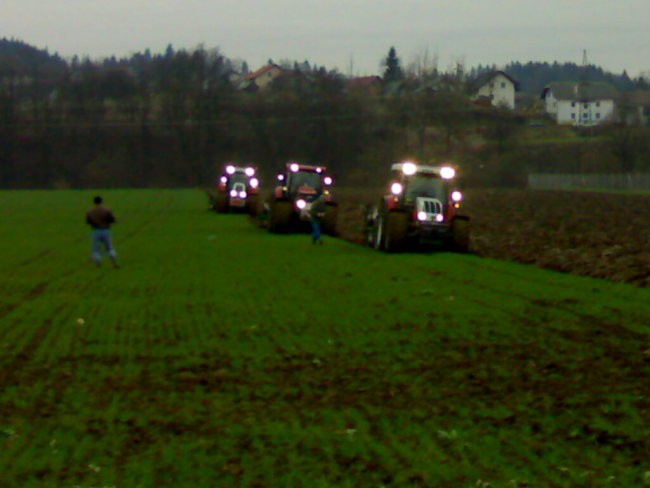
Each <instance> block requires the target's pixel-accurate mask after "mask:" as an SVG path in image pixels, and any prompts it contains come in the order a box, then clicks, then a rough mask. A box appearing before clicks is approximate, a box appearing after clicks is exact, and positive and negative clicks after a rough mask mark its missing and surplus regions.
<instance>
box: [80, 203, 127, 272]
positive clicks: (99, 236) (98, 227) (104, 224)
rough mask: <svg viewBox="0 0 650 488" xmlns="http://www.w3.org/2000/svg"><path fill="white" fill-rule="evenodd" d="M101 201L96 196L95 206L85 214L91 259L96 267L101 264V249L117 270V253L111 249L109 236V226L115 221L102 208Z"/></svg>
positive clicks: (109, 211) (111, 215)
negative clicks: (89, 230) (89, 232)
mask: <svg viewBox="0 0 650 488" xmlns="http://www.w3.org/2000/svg"><path fill="white" fill-rule="evenodd" d="M103 202H104V201H103V199H102V197H100V196H96V197H95V198H94V199H93V203H94V204H95V206H94V207H93V208H91V209H90V210H88V212H87V213H86V223H87V224H88V225H90V226H91V227H92V229H93V230H92V234H91V242H92V258H93V261H94V263H95V264H96V265H97V266H100V265H101V264H102V247H103V248H104V250H105V251H106V253H107V254H108V257H109V258H110V259H111V262H112V263H113V267H114V268H119V267H120V265H119V264H118V262H117V252H116V251H115V248H114V247H113V242H112V236H111V225H113V224H114V223H115V222H116V220H115V215H113V211H112V210H111V209H110V208H108V207H106V206H104V203H103Z"/></svg>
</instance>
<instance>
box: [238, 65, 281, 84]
mask: <svg viewBox="0 0 650 488" xmlns="http://www.w3.org/2000/svg"><path fill="white" fill-rule="evenodd" d="M282 73H284V70H283V69H282V68H281V67H280V66H278V65H277V64H267V65H266V66H263V67H261V68H260V69H258V70H257V71H253V72H252V73H248V74H247V75H246V78H245V79H244V81H243V82H242V83H241V84H240V86H239V88H240V89H241V90H264V89H266V88H268V87H269V85H270V84H271V82H272V81H273V80H275V79H276V78H277V77H278V76H280V75H281V74H282Z"/></svg>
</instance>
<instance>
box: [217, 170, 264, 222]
mask: <svg viewBox="0 0 650 488" xmlns="http://www.w3.org/2000/svg"><path fill="white" fill-rule="evenodd" d="M256 175H257V168H256V167H255V166H252V165H248V166H238V165H234V164H227V165H226V166H225V167H224V170H223V172H222V174H221V176H219V180H218V183H217V197H216V200H215V210H217V212H228V211H231V210H247V211H248V212H249V213H251V214H255V213H256V211H257V205H258V194H259V184H260V183H259V180H258V179H257V176H256Z"/></svg>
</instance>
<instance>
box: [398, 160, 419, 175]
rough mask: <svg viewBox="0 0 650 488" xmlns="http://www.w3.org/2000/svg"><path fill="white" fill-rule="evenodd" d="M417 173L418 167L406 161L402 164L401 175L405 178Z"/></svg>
mask: <svg viewBox="0 0 650 488" xmlns="http://www.w3.org/2000/svg"><path fill="white" fill-rule="evenodd" d="M417 171H418V167H417V165H416V164H415V163H411V162H410V161H407V162H406V163H403V164H402V173H404V174H405V175H406V176H413V175H414V174H415V173H417Z"/></svg>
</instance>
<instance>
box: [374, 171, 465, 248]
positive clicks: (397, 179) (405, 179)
mask: <svg viewBox="0 0 650 488" xmlns="http://www.w3.org/2000/svg"><path fill="white" fill-rule="evenodd" d="M455 178H456V168H454V167H453V166H449V165H442V166H432V165H421V164H416V163H414V162H411V161H405V162H402V163H396V164H393V165H392V166H391V180H390V184H389V191H388V192H387V194H386V195H384V196H383V197H382V198H381V199H380V200H379V203H378V204H377V205H376V206H374V207H372V208H371V209H369V212H368V214H367V222H366V237H367V242H368V245H369V246H371V247H374V248H375V249H378V250H383V251H386V252H390V253H392V252H401V251H405V250H408V249H413V248H425V247H432V246H438V247H440V246H441V247H442V248H443V249H449V250H452V251H456V252H467V251H468V250H469V217H467V216H465V215H462V214H461V210H460V209H461V202H462V199H463V194H462V193H461V192H460V190H459V189H458V187H457V186H456V181H455Z"/></svg>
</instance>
